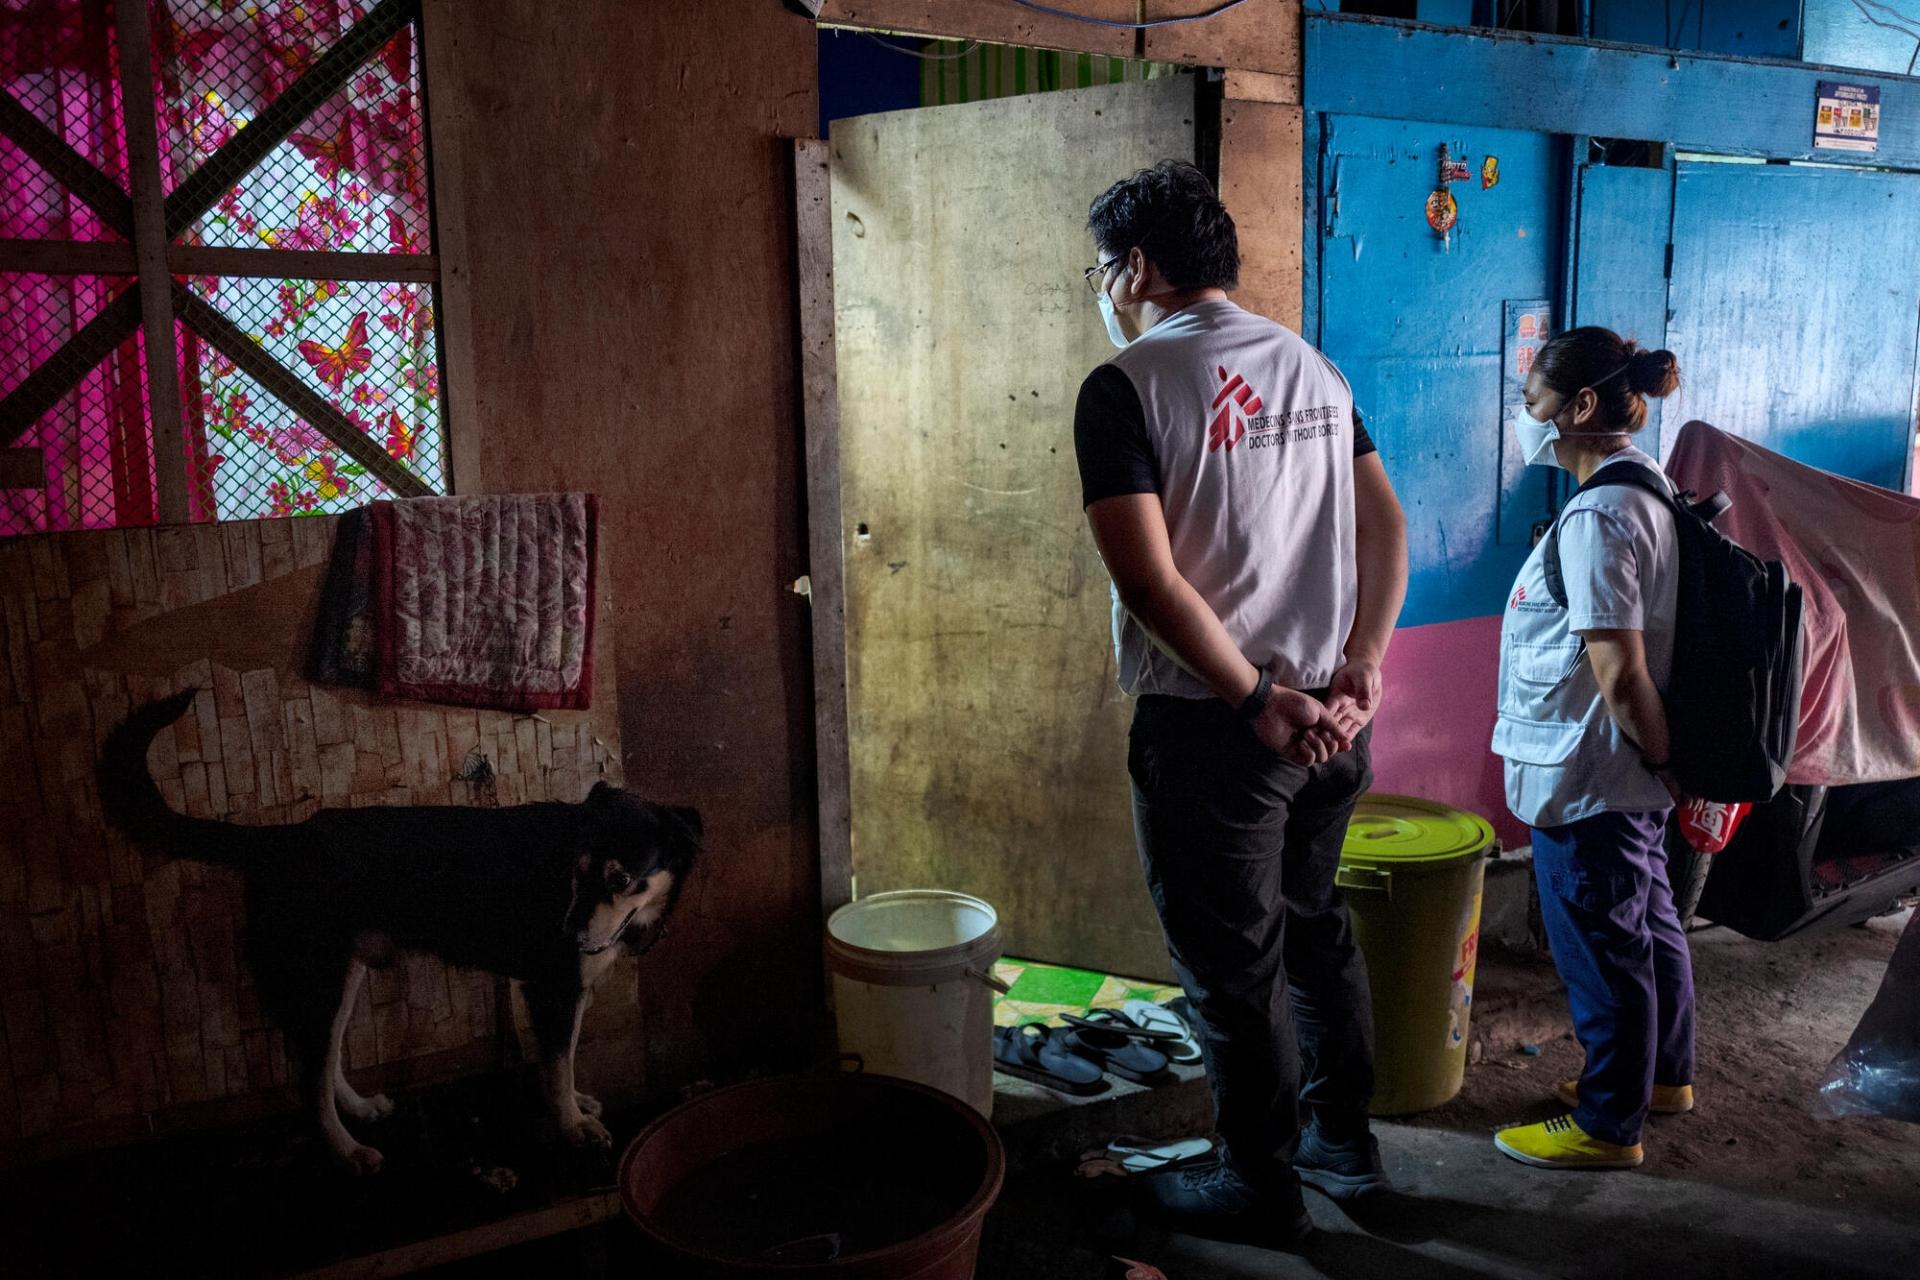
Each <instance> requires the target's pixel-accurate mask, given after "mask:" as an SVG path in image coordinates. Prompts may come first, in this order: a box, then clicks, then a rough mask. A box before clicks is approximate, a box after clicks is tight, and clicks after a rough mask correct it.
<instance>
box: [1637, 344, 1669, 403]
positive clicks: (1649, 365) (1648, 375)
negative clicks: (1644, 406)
mask: <svg viewBox="0 0 1920 1280" xmlns="http://www.w3.org/2000/svg"><path fill="white" fill-rule="evenodd" d="M1626 345H1627V373H1626V382H1627V386H1628V387H1630V388H1631V389H1633V390H1634V391H1638V392H1639V393H1640V394H1641V395H1643V396H1652V397H1653V398H1654V399H1656V400H1658V399H1659V398H1661V397H1662V396H1670V395H1672V394H1673V393H1674V392H1675V391H1677V390H1678V389H1679V387H1680V362H1679V360H1677V359H1675V358H1674V354H1673V352H1671V351H1667V350H1664V349H1662V350H1659V351H1642V350H1641V349H1640V348H1639V346H1638V344H1636V343H1634V342H1632V341H1629V342H1628V343H1627V344H1626Z"/></svg>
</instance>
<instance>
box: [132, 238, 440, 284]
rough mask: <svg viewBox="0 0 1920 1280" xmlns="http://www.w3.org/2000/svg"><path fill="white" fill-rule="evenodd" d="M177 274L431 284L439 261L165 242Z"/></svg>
mask: <svg viewBox="0 0 1920 1280" xmlns="http://www.w3.org/2000/svg"><path fill="white" fill-rule="evenodd" d="M167 268H168V270H170V271H171V272H172V273H173V274H174V275H177V276H248V277H253V278H259V279H275V280H381V281H386V280H398V281H405V282H407V283H409V284H432V283H434V282H435V281H437V280H438V279H439V278H440V267H439V264H438V262H437V261H436V260H435V258H434V256H433V255H432V254H427V253H309V252H306V251H304V250H290V249H289V250H283V249H222V248H216V247H214V246H211V245H202V244H176V245H170V246H168V248H167Z"/></svg>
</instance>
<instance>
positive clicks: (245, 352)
mask: <svg viewBox="0 0 1920 1280" xmlns="http://www.w3.org/2000/svg"><path fill="white" fill-rule="evenodd" d="M122 2H123V3H138V2H139V0H122ZM173 305H174V310H175V311H177V312H178V313H179V315H180V319H181V320H183V321H185V322H186V323H187V324H188V325H190V326H192V328H193V331H194V332H195V333H197V334H199V335H200V336H201V337H203V338H205V339H206V340H207V341H208V342H211V343H212V344H213V345H214V346H216V347H218V348H219V349H220V350H221V351H223V352H225V353H226V356H227V358H228V359H229V360H231V361H233V362H234V363H235V364H236V365H238V366H239V367H240V370H241V372H243V373H245V374H246V375H247V376H248V377H249V378H252V379H253V380H254V381H255V382H257V383H259V384H260V385H261V386H263V387H265V388H266V389H267V390H268V391H271V392H272V393H273V394H274V395H275V396H277V397H278V398H279V399H280V402H281V403H282V404H284V405H286V406H287V407H288V408H289V409H291V410H293V411H294V412H295V413H297V414H299V415H300V416H301V417H302V418H304V419H305V420H306V421H307V424H308V425H309V426H311V427H313V428H314V429H315V430H316V431H318V432H320V433H321V434H322V435H324V436H326V437H327V439H329V440H331V441H333V443H334V444H336V445H338V446H339V448H340V451H341V452H342V453H344V454H346V455H347V456H348V457H350V458H352V459H353V460H354V461H355V462H357V463H359V464H360V465H361V466H363V467H365V468H366V469H367V470H368V471H369V472H370V473H371V474H373V475H375V476H378V477H379V478H380V480H381V481H382V482H383V483H384V484H385V485H386V486H387V488H388V489H390V490H392V491H393V494H394V496H395V497H398V498H424V497H428V496H430V495H431V494H432V493H433V490H432V489H429V488H428V487H427V484H426V482H425V481H424V480H422V479H420V477H419V476H416V475H414V474H413V472H411V471H409V470H407V469H406V468H405V467H403V466H401V465H400V464H399V463H398V462H397V461H395V460H394V459H393V458H392V457H391V456H390V455H389V454H388V453H387V451H386V450H385V449H383V448H381V447H380V446H379V445H378V444H376V443H374V441H373V440H372V438H371V437H369V436H368V435H367V433H366V432H364V431H361V430H360V429H359V428H358V427H356V426H354V425H353V424H352V423H351V422H349V421H347V418H346V415H345V414H343V413H341V412H340V411H339V410H338V409H336V408H334V407H333V406H332V405H330V404H328V403H327V402H326V400H324V399H323V398H321V396H320V395H319V394H317V393H316V392H315V391H314V390H313V388H311V387H309V386H308V385H307V384H306V383H305V382H303V381H301V379H300V377H299V375H297V374H295V373H293V372H292V371H290V370H289V369H288V368H287V367H286V366H285V365H283V364H281V363H280V362H279V361H278V360H275V359H274V358H273V357H272V356H270V355H268V354H267V353H266V351H265V349H263V348H262V347H261V346H260V344H259V343H257V342H255V341H254V340H253V339H252V338H250V337H248V336H247V335H246V333H245V332H244V331H243V330H242V329H241V328H240V327H239V326H238V325H236V324H234V323H233V321H231V320H229V319H227V318H226V317H225V316H223V315H221V314H220V313H219V312H218V311H216V310H215V309H214V308H213V307H210V306H208V305H207V304H206V303H205V302H204V301H202V300H201V299H200V298H198V297H196V296H195V295H194V294H193V293H191V292H189V291H188V289H187V287H186V286H185V285H181V284H176V285H174V286H173Z"/></svg>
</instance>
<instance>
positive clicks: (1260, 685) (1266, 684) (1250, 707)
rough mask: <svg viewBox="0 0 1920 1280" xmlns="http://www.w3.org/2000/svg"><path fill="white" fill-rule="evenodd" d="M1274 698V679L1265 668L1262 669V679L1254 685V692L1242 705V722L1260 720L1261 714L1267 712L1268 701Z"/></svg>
mask: <svg viewBox="0 0 1920 1280" xmlns="http://www.w3.org/2000/svg"><path fill="white" fill-rule="evenodd" d="M1272 697H1273V677H1272V676H1271V675H1270V674H1268V672H1267V669H1266V668H1265V667H1262V668H1260V679H1259V680H1257V681H1256V682H1255V683H1254V686H1253V692H1252V693H1250V694H1248V695H1247V696H1246V698H1245V700H1243V701H1242V702H1241V703H1240V718H1241V719H1242V720H1258V719H1259V718H1260V713H1261V712H1262V711H1264V710H1266V707H1267V701H1268V699H1270V698H1272Z"/></svg>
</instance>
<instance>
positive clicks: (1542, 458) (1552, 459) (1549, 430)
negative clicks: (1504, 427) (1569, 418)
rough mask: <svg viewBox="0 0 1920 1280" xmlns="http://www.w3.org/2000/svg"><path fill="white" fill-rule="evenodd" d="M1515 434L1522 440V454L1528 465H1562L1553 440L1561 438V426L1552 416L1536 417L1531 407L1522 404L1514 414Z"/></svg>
mask: <svg viewBox="0 0 1920 1280" xmlns="http://www.w3.org/2000/svg"><path fill="white" fill-rule="evenodd" d="M1513 434H1514V435H1515V437H1517V438H1518V439H1519V441H1520V456H1521V457H1522V458H1524V459H1526V462H1527V465H1528V466H1530V467H1557V466H1559V465H1560V456H1559V455H1558V454H1556V453H1555V452H1554V451H1553V442H1554V441H1555V440H1558V439H1559V438H1560V428H1559V426H1558V425H1556V424H1555V422H1554V420H1553V419H1552V418H1547V419H1545V420H1542V419H1540V418H1536V417H1534V416H1533V412H1532V411H1531V410H1530V409H1528V408H1527V407H1526V406H1525V405H1521V406H1520V408H1519V410H1518V411H1517V412H1516V413H1515V414H1514V415H1513Z"/></svg>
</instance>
